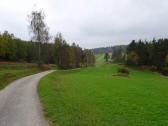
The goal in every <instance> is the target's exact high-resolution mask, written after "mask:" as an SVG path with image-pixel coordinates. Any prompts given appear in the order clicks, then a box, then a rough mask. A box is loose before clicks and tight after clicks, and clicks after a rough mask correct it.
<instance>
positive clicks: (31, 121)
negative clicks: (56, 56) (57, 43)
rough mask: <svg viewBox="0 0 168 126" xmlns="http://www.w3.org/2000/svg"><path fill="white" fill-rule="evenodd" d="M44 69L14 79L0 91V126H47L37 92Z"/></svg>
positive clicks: (44, 73)
mask: <svg viewBox="0 0 168 126" xmlns="http://www.w3.org/2000/svg"><path fill="white" fill-rule="evenodd" d="M50 72H52V71H46V72H42V73H38V74H35V75H31V76H28V77H24V78H22V79H19V80H16V81H14V82H13V83H11V84H10V85H9V86H7V87H6V88H5V89H4V90H2V91H0V126H48V123H47V121H46V120H45V118H44V117H43V112H42V108H41V104H40V101H39V97H38V94H37V85H38V82H39V80H40V79H41V78H42V77H43V76H45V75H47V74H48V73H50Z"/></svg>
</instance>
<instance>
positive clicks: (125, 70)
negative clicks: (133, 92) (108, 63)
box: [118, 68, 130, 75]
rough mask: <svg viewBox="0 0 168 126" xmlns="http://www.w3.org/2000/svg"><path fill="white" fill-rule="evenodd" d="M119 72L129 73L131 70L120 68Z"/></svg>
mask: <svg viewBox="0 0 168 126" xmlns="http://www.w3.org/2000/svg"><path fill="white" fill-rule="evenodd" d="M118 73H121V74H126V75H129V73H130V72H129V70H128V69H127V68H118Z"/></svg>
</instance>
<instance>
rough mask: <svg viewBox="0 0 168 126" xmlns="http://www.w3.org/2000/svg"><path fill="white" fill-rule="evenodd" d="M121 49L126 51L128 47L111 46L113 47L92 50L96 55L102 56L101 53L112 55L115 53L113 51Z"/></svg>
mask: <svg viewBox="0 0 168 126" xmlns="http://www.w3.org/2000/svg"><path fill="white" fill-rule="evenodd" d="M119 48H121V49H122V50H124V51H125V50H126V48H127V45H117V46H111V47H100V48H94V49H92V51H93V52H94V53H95V54H100V53H106V52H108V53H111V52H113V50H116V49H119Z"/></svg>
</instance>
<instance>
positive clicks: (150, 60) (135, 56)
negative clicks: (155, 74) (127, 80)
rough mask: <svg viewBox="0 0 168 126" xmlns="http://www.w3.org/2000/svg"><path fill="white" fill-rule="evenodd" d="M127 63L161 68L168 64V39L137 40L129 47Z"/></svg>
mask: <svg viewBox="0 0 168 126" xmlns="http://www.w3.org/2000/svg"><path fill="white" fill-rule="evenodd" d="M126 62H127V64H128V65H134V66H144V65H145V66H153V67H156V68H157V69H161V68H164V67H167V66H168V39H158V40H155V39H153V40H152V41H142V40H139V41H138V42H136V41H135V40H133V41H132V42H131V43H130V44H129V45H128V48H127V61H126Z"/></svg>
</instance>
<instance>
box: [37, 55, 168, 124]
mask: <svg viewBox="0 0 168 126" xmlns="http://www.w3.org/2000/svg"><path fill="white" fill-rule="evenodd" d="M100 61H101V62H102V61H103V60H102V58H100ZM117 67H118V66H117V65H99V66H97V67H93V68H87V69H82V70H69V71H56V72H54V73H52V74H50V75H48V76H46V77H44V78H43V79H42V80H41V82H40V85H39V94H40V96H41V100H42V102H43V103H44V109H45V112H46V115H47V117H49V119H50V120H51V121H52V122H53V125H56V124H59V125H60V126H167V125H168V113H167V112H168V107H167V106H168V92H167V90H168V83H167V82H168V80H167V79H165V78H163V77H161V76H160V75H159V74H154V73H151V72H145V71H134V70H131V75H130V77H129V78H124V77H114V76H112V74H113V73H115V72H116V70H117Z"/></svg>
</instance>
